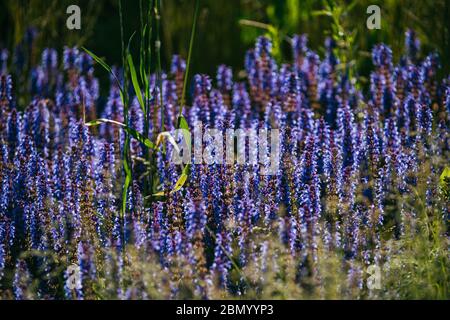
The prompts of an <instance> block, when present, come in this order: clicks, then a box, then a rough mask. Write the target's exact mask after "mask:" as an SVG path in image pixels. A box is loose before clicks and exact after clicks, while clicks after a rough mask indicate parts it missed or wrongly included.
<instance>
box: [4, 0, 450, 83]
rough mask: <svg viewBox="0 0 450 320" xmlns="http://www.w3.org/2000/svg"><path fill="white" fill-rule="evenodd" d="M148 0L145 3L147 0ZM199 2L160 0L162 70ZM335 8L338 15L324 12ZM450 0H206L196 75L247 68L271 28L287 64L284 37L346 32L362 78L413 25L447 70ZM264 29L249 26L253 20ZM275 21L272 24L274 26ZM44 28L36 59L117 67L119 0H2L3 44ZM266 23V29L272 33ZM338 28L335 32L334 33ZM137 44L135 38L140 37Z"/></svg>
mask: <svg viewBox="0 0 450 320" xmlns="http://www.w3.org/2000/svg"><path fill="white" fill-rule="evenodd" d="M123 2H124V15H125V16H124V20H125V28H126V37H129V36H130V35H131V34H132V32H133V31H137V30H139V28H140V26H139V0H125V1H123ZM144 2H147V0H144ZM71 4H77V5H79V6H80V7H81V9H82V29H81V30H80V31H69V30H68V29H67V28H66V27H65V22H66V19H67V17H68V15H67V14H66V8H67V7H68V6H69V5H71ZM194 4H195V1H194V0H161V6H162V24H163V26H162V53H163V67H164V68H165V69H167V68H168V67H169V65H170V59H171V56H172V55H173V54H181V55H183V56H184V57H186V56H187V49H188V44H189V37H190V29H191V23H192V18H193V12H194ZM371 4H377V5H379V6H380V7H381V10H382V13H381V14H382V28H381V30H368V29H367V28H366V19H367V17H368V14H366V9H367V7H368V6H369V5H371ZM330 8H332V11H333V14H336V15H335V18H337V21H336V20H333V18H332V17H330V16H329V14H328V15H327V14H325V13H324V11H323V10H325V9H326V10H330ZM449 18H450V0H434V1H423V0H415V1H413V0H409V1H407V0H395V1H394V0H383V1H380V0H360V1H344V0H342V1H337V0H334V1H331V0H323V1H322V0H224V1H219V0H201V9H200V16H199V25H198V30H197V39H196V43H195V48H194V52H193V60H192V68H193V72H194V73H200V72H201V73H208V74H211V75H212V74H214V72H215V70H216V68H217V66H218V65H219V64H221V63H225V64H228V65H231V66H233V68H234V70H240V69H242V67H243V62H244V55H245V51H246V50H247V49H248V48H250V47H251V46H252V45H253V44H254V41H255V38H256V37H257V36H258V35H262V34H266V33H269V34H270V35H271V36H272V37H273V38H274V40H275V48H276V52H275V54H276V58H277V59H279V60H284V61H288V60H289V59H290V54H291V53H290V48H289V43H288V41H285V40H286V39H288V38H286V36H291V35H293V34H296V33H299V34H300V33H307V34H308V35H309V40H310V47H311V48H312V49H314V50H316V51H318V52H319V53H322V52H323V49H322V46H323V41H324V39H325V37H326V36H327V35H330V34H332V33H334V34H336V33H337V32H338V31H336V30H337V29H336V22H337V23H338V24H339V28H340V29H339V30H344V34H343V35H342V37H343V39H344V42H345V43H344V44H343V46H342V47H343V48H344V49H345V50H346V51H345V52H344V55H347V57H348V59H349V60H353V61H354V63H355V64H356V67H357V70H358V72H359V75H360V76H362V79H365V78H366V77H367V75H368V73H369V72H370V70H371V62H370V53H369V52H370V50H371V48H372V47H373V45H374V44H376V43H379V42H385V43H388V44H389V45H390V46H391V47H392V49H393V51H394V57H395V58H396V59H398V57H399V56H400V55H401V53H402V50H403V45H404V33H405V30H406V29H407V28H413V29H415V30H416V32H417V33H418V35H419V38H420V40H421V41H422V47H423V52H425V53H426V52H429V51H432V50H437V51H439V53H440V56H441V61H442V65H443V67H444V68H445V71H443V72H445V74H448V71H449V69H448V68H449V59H450V54H449V53H450V30H449V29H450V23H449V22H448V21H449V20H448V19H449ZM243 20H251V21H254V22H259V23H262V24H263V25H262V27H263V28H261V27H255V26H249V25H248V24H254V23H253V22H249V21H247V22H245V21H243ZM269 25H270V27H269ZM29 26H33V27H36V28H37V29H38V30H39V36H38V39H37V42H36V45H37V48H38V49H37V50H36V56H35V57H34V58H33V59H36V61H38V59H39V54H40V50H41V49H42V48H45V47H56V48H59V49H61V48H62V47H63V46H65V45H68V46H73V45H79V46H81V45H84V46H86V47H88V48H89V49H91V50H92V51H94V52H96V53H97V54H98V55H100V56H103V57H105V58H106V59H107V61H108V62H109V63H112V64H119V63H120V61H121V60H120V59H121V56H120V55H121V51H120V46H121V42H120V31H119V30H120V29H119V16H118V0H96V1H89V0H1V1H0V30H1V31H0V47H8V48H10V49H11V48H13V47H14V46H15V45H17V44H18V43H19V42H20V41H21V40H22V38H23V35H24V32H25V30H26V29H27V28H28V27H29ZM267 28H269V30H267ZM333 30H334V31H333ZM136 42H137V41H136Z"/></svg>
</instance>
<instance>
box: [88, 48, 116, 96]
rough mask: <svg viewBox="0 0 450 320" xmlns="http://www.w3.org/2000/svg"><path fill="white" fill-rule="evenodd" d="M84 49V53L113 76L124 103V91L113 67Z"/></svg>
mask: <svg viewBox="0 0 450 320" xmlns="http://www.w3.org/2000/svg"><path fill="white" fill-rule="evenodd" d="M82 49H83V50H84V51H86V53H87V54H88V55H90V56H91V57H92V59H94V60H95V61H96V62H97V63H98V64H99V65H101V66H102V67H103V69H105V70H106V71H108V72H109V74H111V75H112V76H113V77H114V79H115V81H116V83H117V85H118V86H119V91H120V96H121V97H122V101H123V89H122V85H121V84H120V81H119V79H118V78H117V75H116V74H115V73H114V72H113V71H112V69H111V67H110V66H109V65H108V64H107V63H106V62H105V61H103V59H101V58H100V57H98V56H97V55H96V54H95V53H93V52H92V51H89V50H88V49H86V48H85V47H82Z"/></svg>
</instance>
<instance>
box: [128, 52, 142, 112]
mask: <svg viewBox="0 0 450 320" xmlns="http://www.w3.org/2000/svg"><path fill="white" fill-rule="evenodd" d="M127 61H128V67H129V68H130V74H131V82H132V83H133V88H134V91H135V93H136V97H137V98H138V101H139V105H140V106H141V109H142V111H143V112H145V105H144V99H143V98H142V90H141V87H140V85H139V80H138V78H137V74H136V69H135V67H134V63H133V57H132V56H131V54H130V53H128V56H127Z"/></svg>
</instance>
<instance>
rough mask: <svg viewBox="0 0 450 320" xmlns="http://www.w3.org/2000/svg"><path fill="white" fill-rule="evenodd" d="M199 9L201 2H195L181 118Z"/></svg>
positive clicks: (198, 0) (181, 111)
mask: <svg viewBox="0 0 450 320" xmlns="http://www.w3.org/2000/svg"><path fill="white" fill-rule="evenodd" d="M199 7H200V0H196V1H195V13H194V22H193V23H192V31H191V41H190V43H189V54H188V61H187V64H186V74H185V75H184V85H183V94H182V95H181V105H180V113H179V115H178V116H179V117H181V115H182V114H183V108H184V106H185V104H186V89H187V82H188V79H189V69H190V66H191V59H192V50H193V48H194V40H195V30H196V29H197V19H198V11H199Z"/></svg>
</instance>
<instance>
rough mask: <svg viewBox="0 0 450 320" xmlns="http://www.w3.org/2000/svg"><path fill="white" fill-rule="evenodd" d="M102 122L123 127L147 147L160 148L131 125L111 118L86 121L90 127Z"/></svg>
mask: <svg viewBox="0 0 450 320" xmlns="http://www.w3.org/2000/svg"><path fill="white" fill-rule="evenodd" d="M102 123H109V124H113V125H116V126H119V127H121V128H122V129H123V130H125V131H126V132H127V133H128V134H129V135H131V136H132V137H133V138H135V139H136V140H137V141H139V142H140V143H142V144H144V145H145V146H146V147H148V148H150V149H153V150H157V149H158V148H157V147H156V145H155V144H154V143H153V142H151V141H150V140H149V139H148V138H146V137H144V135H143V134H141V133H140V132H138V131H137V130H135V129H133V128H130V127H129V126H127V125H125V124H123V123H121V122H118V121H114V120H109V119H97V120H93V121H91V122H88V123H86V126H88V127H95V126H98V125H100V124H102Z"/></svg>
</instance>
